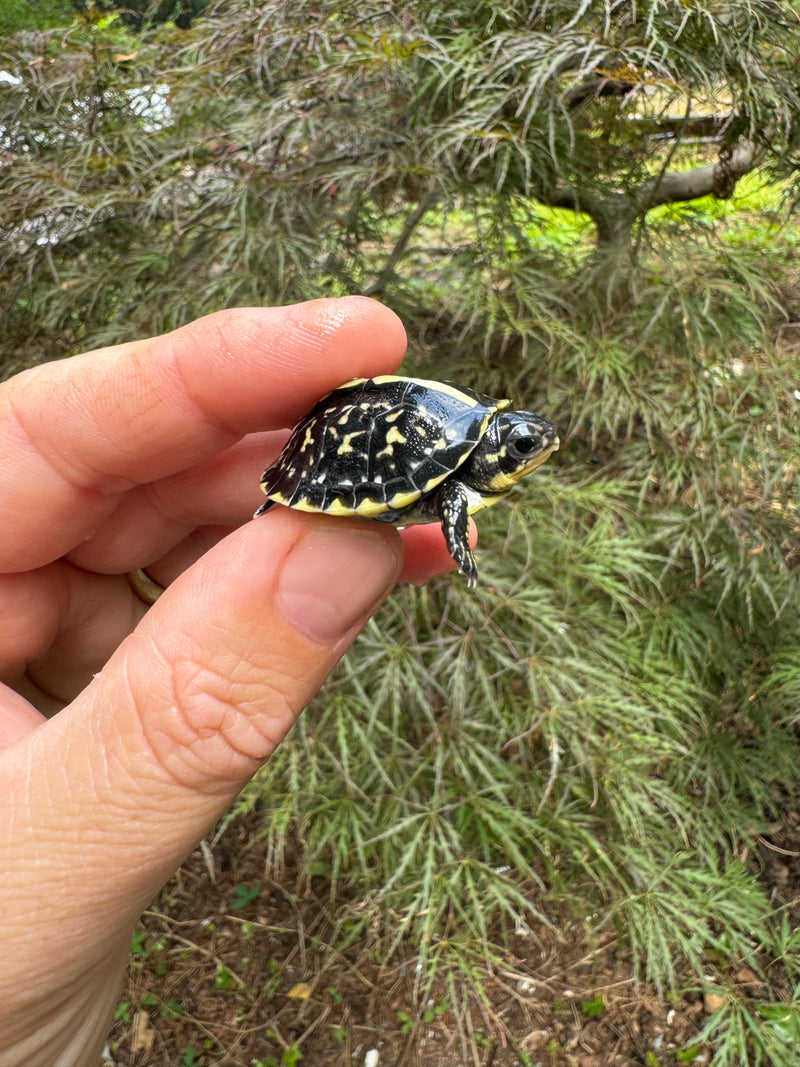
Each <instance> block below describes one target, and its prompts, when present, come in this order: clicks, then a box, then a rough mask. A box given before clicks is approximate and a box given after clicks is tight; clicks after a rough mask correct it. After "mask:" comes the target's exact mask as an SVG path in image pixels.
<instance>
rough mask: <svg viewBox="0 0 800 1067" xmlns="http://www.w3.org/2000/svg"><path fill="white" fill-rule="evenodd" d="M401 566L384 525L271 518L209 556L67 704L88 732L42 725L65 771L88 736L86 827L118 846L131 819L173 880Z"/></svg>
mask: <svg viewBox="0 0 800 1067" xmlns="http://www.w3.org/2000/svg"><path fill="white" fill-rule="evenodd" d="M401 564H402V549H401V547H400V541H399V538H398V537H397V534H396V533H395V532H394V531H392V530H388V529H383V528H381V527H378V526H377V524H369V525H368V524H366V523H359V522H355V523H348V522H343V521H342V520H341V519H327V518H324V517H319V516H309V515H299V514H297V513H296V512H291V511H289V510H288V509H283V508H282V509H280V510H279V511H277V512H276V513H274V515H271V516H269V517H268V518H265V519H260V520H258V521H257V522H252V523H249V524H247V525H246V526H244V527H243V528H241V529H240V530H238V531H236V532H235V533H234V534H232V535H230V536H229V537H227V538H226V539H225V540H224V541H222V542H221V543H220V544H219V545H217V546H216V547H215V548H214V549H212V550H211V551H210V552H208V553H207V554H206V555H205V556H204V557H203V558H202V559H201V560H200V561H199V562H198V564H196V565H195V566H194V567H193V568H191V570H190V571H188V572H186V573H185V574H184V575H182V576H181V577H180V578H179V579H178V580H177V581H176V582H175V583H173V585H172V586H170V588H169V589H168V590H167V591H166V593H165V594H164V595H163V596H162V597H161V598H160V599H159V600H158V602H157V603H156V604H155V605H154V606H153V607H152V608H151V610H150V611H149V612H148V613H147V615H145V617H144V618H143V620H142V622H141V623H140V624H139V626H138V627H137V629H136V630H135V631H134V633H133V634H131V636H130V637H129V638H128V639H126V641H124V642H123V644H122V645H121V646H120V648H119V649H118V651H117V652H116V653H115V655H114V656H113V657H112V658H111V659H110V660H109V662H108V664H107V666H106V668H105V669H104V670H103V671H102V672H101V674H100V675H99V676H98V677H97V678H96V679H95V681H94V683H93V684H92V685H91V686H90V687H89V689H88V690H86V691H85V693H84V694H83V697H82V699H81V700H79V701H78V702H76V704H75V705H73V706H72V707H71V708H70V709H68V712H69V713H70V715H72V716H75V717H76V718H80V719H81V720H83V723H84V726H85V729H81V730H74V729H71V726H72V725H73V724H71V723H70V721H69V719H68V718H66V717H65V716H64V713H63V712H62V714H61V715H60V716H58V718H57V720H55V722H56V723H58V722H63V724H64V725H63V728H64V729H65V730H66V731H67V732H68V737H67V738H65V741H64V745H63V746H61V747H60V752H61V762H62V765H63V762H64V758H65V756H66V759H67V760H69V759H71V758H74V759H75V760H76V761H80V763H81V764H82V765H83V767H84V768H85V764H86V760H87V752H86V748H85V738H86V730H88V732H89V736H91V737H92V738H93V739H94V743H93V745H92V748H91V752H90V753H89V757H88V758H89V760H90V763H92V764H93V768H92V769H93V771H96V769H97V768H96V767H95V766H94V764H98V765H99V764H101V763H102V768H103V775H102V777H101V778H98V777H97V775H96V773H92V775H91V777H90V778H89V777H88V776H87V775H86V771H85V770H84V771H83V778H84V780H86V781H87V782H88V783H89V785H90V786H91V788H92V789H93V790H96V793H97V796H96V801H98V802H100V804H101V811H99V812H98V811H94V812H93V813H92V819H93V825H94V827H95V828H97V827H98V826H103V825H106V827H107V829H108V832H109V836H111V837H114V838H116V839H118V840H120V839H121V838H124V837H125V836H126V831H125V828H124V826H123V827H121V826H120V816H125V815H127V814H129V813H130V811H131V810H135V811H136V813H137V823H138V828H137V831H136V834H137V838H140V842H141V847H142V848H143V849H144V853H145V854H144V855H143V856H140V857H139V862H141V861H142V860H144V861H145V862H146V863H155V862H157V860H158V858H159V856H160V857H162V859H163V864H159V866H163V865H164V864H165V865H166V870H167V872H168V873H169V872H171V870H172V869H173V867H174V866H175V864H176V861H177V862H180V860H181V859H182V857H183V855H184V854H185V852H186V851H188V850H190V849H191V848H192V847H193V845H194V843H195V842H196V840H197V839H198V838H200V837H202V836H203V834H204V833H206V831H207V830H208V828H209V826H210V825H212V824H213V822H214V821H215V820H216V819H217V818H218V817H219V815H220V814H221V813H222V812H223V811H224V810H225V808H226V807H227V806H228V805H229V804H230V802H231V801H232V800H233V798H234V797H235V796H236V794H237V793H238V792H239V790H240V789H241V788H242V786H243V785H244V784H245V783H246V782H247V780H248V779H249V778H250V777H251V776H252V775H253V773H254V772H255V771H256V770H257V769H258V767H259V766H260V765H261V763H262V762H263V761H264V760H265V759H266V758H267V757H268V756H269V755H270V754H271V753H272V751H273V750H274V749H275V747H276V745H277V744H278V743H279V742H280V741H281V740H282V738H283V737H284V736H285V735H286V733H287V732H288V730H289V729H290V727H291V726H292V724H293V723H294V721H295V719H296V718H297V716H298V715H299V714H300V712H301V711H302V710H303V708H304V707H305V705H306V704H307V703H308V702H309V700H310V699H311V697H312V696H313V695H314V694H315V693H316V691H317V690H318V689H319V687H320V686H321V684H322V683H323V681H324V680H325V678H326V677H327V675H328V674H329V673H330V671H331V670H332V668H333V667H334V666H335V664H336V663H337V662H338V660H339V658H340V657H341V655H342V654H343V653H344V651H345V650H346V649H347V648H348V647H349V645H350V644H351V642H352V641H353V639H354V637H355V636H356V634H357V633H358V631H359V630H360V628H361V627H362V626H363V625H364V623H365V622H366V621H367V619H368V618H369V616H370V615H371V614H372V613H373V612H374V610H375V609H376V608H377V606H378V604H379V603H380V602H381V600H383V598H384V597H385V596H386V594H387V593H388V592H389V591H390V590H391V588H392V587H393V585H394V583H395V581H396V578H397V575H398V573H399V570H400V566H401ZM48 725H49V724H48ZM54 725H55V724H54ZM76 771H77V768H76ZM94 802H95V798H94V797H93V798H92V799H91V800H90V801H89V803H90V804H93V803H94ZM74 814H75V817H76V818H81V817H82V816H85V812H81V811H76V812H75V813H74ZM143 820H147V821H149V822H150V823H151V826H150V833H149V834H147V835H146V836H145V835H142V827H143ZM143 836H145V839H144V840H141V838H142V837H143ZM120 843H121V846H122V850H123V852H122V855H121V856H120V860H122V856H123V855H124V856H128V857H130V855H131V853H130V847H131V842H130V841H125V842H123V841H120ZM112 847H114V846H113V845H112ZM107 855H108V842H106V843H104V846H103V856H104V857H107ZM103 862H105V858H104V859H103Z"/></svg>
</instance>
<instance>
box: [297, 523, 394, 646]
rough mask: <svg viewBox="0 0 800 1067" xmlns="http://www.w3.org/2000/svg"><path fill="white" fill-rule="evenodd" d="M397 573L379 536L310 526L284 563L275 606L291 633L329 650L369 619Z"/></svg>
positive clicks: (388, 548) (387, 549) (389, 550)
mask: <svg viewBox="0 0 800 1067" xmlns="http://www.w3.org/2000/svg"><path fill="white" fill-rule="evenodd" d="M398 571H399V562H398V559H397V556H396V555H395V553H394V552H393V551H392V549H391V548H390V547H389V545H388V544H387V543H386V541H384V539H383V538H382V537H381V536H379V535H378V534H373V533H369V532H368V531H366V530H364V531H361V530H354V529H353V528H352V527H350V528H349V529H346V530H341V531H338V530H332V529H331V528H330V525H329V524H325V525H324V526H316V525H315V526H312V527H310V528H309V529H308V530H307V531H306V533H305V534H304V536H303V537H302V538H301V540H300V541H298V542H297V544H296V545H295V546H294V548H293V549H292V551H291V552H290V553H289V555H288V556H287V557H286V560H285V562H284V564H283V567H282V568H281V573H280V576H279V578H278V590H277V601H278V606H279V608H280V611H281V614H282V615H283V617H284V618H285V620H286V621H287V622H288V623H289V624H290V625H291V626H293V627H294V629H296V630H298V631H299V632H300V633H302V634H304V635H305V636H306V637H309V638H310V639H311V640H312V641H318V642H319V643H320V644H326V645H329V644H333V643H334V642H336V641H338V640H339V638H340V637H343V636H344V635H345V634H346V633H347V631H348V630H350V629H351V628H352V627H353V626H355V625H356V624H357V623H359V622H361V620H362V619H364V618H366V617H367V616H368V615H369V614H371V612H372V610H373V609H374V608H375V607H376V606H377V604H378V603H379V602H380V601H381V600H382V599H383V597H384V596H385V595H386V593H387V592H388V590H389V589H391V587H392V585H393V584H394V582H395V580H396V578H397V574H398Z"/></svg>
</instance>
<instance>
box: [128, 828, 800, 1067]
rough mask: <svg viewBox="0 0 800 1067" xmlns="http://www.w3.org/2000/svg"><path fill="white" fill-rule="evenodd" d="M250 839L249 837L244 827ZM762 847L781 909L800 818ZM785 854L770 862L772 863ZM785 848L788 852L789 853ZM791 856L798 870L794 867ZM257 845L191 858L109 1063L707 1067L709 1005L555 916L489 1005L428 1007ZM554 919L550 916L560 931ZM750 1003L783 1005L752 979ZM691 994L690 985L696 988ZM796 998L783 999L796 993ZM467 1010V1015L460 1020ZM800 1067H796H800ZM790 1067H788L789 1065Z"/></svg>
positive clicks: (744, 975)
mask: <svg viewBox="0 0 800 1067" xmlns="http://www.w3.org/2000/svg"><path fill="white" fill-rule="evenodd" d="M240 828H241V827H240ZM775 834H776V836H775V837H774V839H773V840H772V841H770V842H769V843H766V842H763V843H762V844H761V846H760V847H761V857H760V859H761V869H762V871H763V873H764V874H765V875H766V876H767V878H768V879H769V882H770V883H771V885H772V886H773V893H774V894H776V895H779V896H781V897H782V896H783V895H784V891H786V890H789V891H790V892H791V888H790V887H792V886H794V885H797V884H798V879H800V858H799V857H800V849H799V848H797V847H796V846H798V845H800V832H798V820H797V817H792V816H791V815H789V816H788V817H787V822H786V825H784V826H781V827H780V828H779V827H776V828H775ZM776 845H777V848H776ZM777 849H781V850H783V851H778V850H777ZM790 853H794V854H790ZM264 859H265V857H264V853H263V848H262V847H261V846H259V845H248V846H247V847H241V848H240V847H239V846H238V845H237V844H236V842H231V841H228V842H227V843H226V844H225V845H224V846H223V847H221V848H220V849H218V850H217V851H216V852H215V853H214V854H213V855H211V854H210V853H209V852H208V850H200V849H198V850H197V851H196V852H195V853H194V854H193V855H192V856H191V857H190V859H189V860H188V861H187V863H186V864H185V865H184V866H183V867H182V868H181V870H180V871H179V872H178V874H177V875H176V877H175V878H174V879H173V880H172V881H171V882H170V884H169V885H168V886H167V888H166V889H165V890H164V892H163V893H162V895H161V897H160V899H159V901H158V902H157V906H156V907H154V908H153V909H152V910H151V911H149V912H148V913H147V914H146V915H145V916H144V918H143V921H142V923H141V925H140V928H139V931H138V932H137V935H136V940H135V953H134V958H133V962H132V964H131V967H130V971H129V980H128V986H127V990H126V992H125V996H124V1003H123V1005H122V1007H121V1010H120V1015H119V1018H118V1019H117V1021H116V1023H115V1026H114V1030H113V1033H112V1036H111V1040H110V1042H109V1047H108V1058H109V1061H110V1062H113V1063H114V1064H116V1065H119V1067H151V1065H162V1064H163V1065H170V1067H172V1065H182V1067H195V1065H200V1064H202V1065H204V1067H206V1065H212V1064H213V1065H217V1064H225V1065H230V1067H253V1065H254V1064H255V1065H258V1067H273V1065H274V1067H296V1065H298V1064H303V1065H304V1067H317V1065H318V1067H421V1065H423V1064H425V1065H427V1067H431V1065H433V1067H519V1065H530V1067H533V1065H541V1067H616V1065H619V1067H629V1065H636V1064H643V1065H647V1067H677V1065H678V1064H679V1063H686V1062H691V1063H693V1064H695V1065H696V1067H702V1065H703V1064H707V1063H709V1062H710V1059H711V1057H712V1055H713V1051H714V1050H713V1049H710V1048H708V1047H698V1048H697V1049H696V1050H694V1051H693V1053H692V1054H691V1055H692V1058H691V1059H689V1058H687V1054H686V1053H683V1054H682V1057H681V1058H679V1055H678V1050H679V1049H680V1048H682V1047H685V1046H686V1045H687V1044H689V1045H691V1041H692V1038H693V1035H696V1034H697V1033H698V1032H699V1031H700V1029H701V1028H702V1026H703V1024H704V1022H705V1021H706V1020H707V1017H708V1014H709V1013H710V1012H712V1011H714V1010H715V1008H716V1007H719V1006H720V1003H719V1002H718V1001H715V999H714V996H713V995H711V996H709V995H706V997H705V998H704V997H703V995H702V993H701V992H700V991H698V992H697V993H695V994H692V995H688V996H686V997H683V998H681V999H672V998H670V1000H669V1001H667V1000H665V999H661V998H659V997H658V996H657V995H656V993H655V992H654V990H653V989H651V988H648V987H647V986H641V985H639V986H637V985H636V983H635V981H634V977H633V972H632V969H631V965H630V961H629V960H628V959H626V957H625V954H624V951H623V950H622V949H621V947H620V945H619V943H618V942H617V940H616V938H615V937H614V934H613V932H609V934H608V936H607V937H606V938H605V940H603V941H602V942H600V943H598V942H597V941H596V940H595V941H594V942H592V943H590V942H589V940H588V936H587V928H586V926H585V925H584V924H583V923H581V922H574V921H570V920H569V919H567V918H566V917H564V916H562V917H561V919H560V921H559V922H556V923H555V924H554V925H555V927H556V930H557V931H558V932H557V933H554V932H553V930H551V929H549V928H548V927H545V926H543V927H542V928H541V930H539V931H537V934H536V937H533V938H532V937H522V936H517V937H514V938H513V940H512V943H511V944H509V946H508V949H507V952H506V955H505V957H504V958H503V959H501V960H500V962H499V965H498V966H496V967H495V969H494V973H493V975H492V977H491V978H490V979H489V980H488V981H487V983H486V985H485V987H484V998H483V999H480V998H479V997H478V996H476V995H475V993H474V992H472V993H470V992H468V991H467V990H466V989H463V988H458V987H456V986H453V985H450V986H446V985H445V984H444V983H443V984H442V985H441V987H439V988H434V989H433V990H430V991H429V992H428V993H427V995H425V996H424V998H423V997H421V995H420V993H419V992H418V989H417V984H416V982H415V978H416V977H417V974H416V971H415V958H414V956H413V954H412V953H411V952H410V951H409V950H407V949H406V950H403V949H401V950H400V951H399V952H397V953H395V955H394V956H393V957H392V958H391V960H388V961H387V960H382V959H381V958H380V956H379V954H378V953H376V952H375V951H374V950H373V949H371V948H370V946H371V945H373V944H374V943H375V941H374V938H372V937H371V935H370V931H363V930H362V931H356V932H355V935H356V936H354V938H353V942H352V945H351V947H350V948H349V949H347V950H345V951H337V950H335V949H334V948H333V947H332V943H333V940H334V938H336V939H337V941H336V943H337V944H341V943H342V938H341V935H342V931H341V930H338V931H337V927H336V917H335V915H333V914H332V913H331V911H330V908H329V904H328V901H327V900H326V897H325V892H326V888H327V887H326V886H325V885H324V884H323V883H320V884H319V886H317V885H311V886H305V887H304V888H303V890H302V892H298V891H297V890H298V886H297V884H296V882H295V881H294V875H295V872H292V871H287V872H286V876H285V877H284V878H283V879H282V883H281V884H278V883H276V882H274V881H270V880H268V879H265V878H264V874H263V872H264V866H265V865H264ZM552 918H553V919H556V917H555V916H553V917H552ZM729 981H730V982H731V983H732V984H733V985H734V986H736V987H738V988H739V990H740V991H741V993H742V995H743V996H749V997H766V996H772V997H775V996H776V990H775V989H772V990H770V991H768V990H767V989H766V987H765V986H763V985H762V984H761V983H760V981H759V979H758V977H757V976H756V975H755V974H754V973H753V972H752V971H749V970H748V969H746V968H743V969H742V970H741V971H740V972H739V973H738V974H735V975H730V976H729ZM686 984H687V987H689V986H691V984H692V979H691V976H689V975H687V976H686ZM787 993H788V991H787ZM456 1001H458V1002H459V1003H460V1004H461V1005H462V1010H461V1011H460V1012H458V1013H456V1012H455V1011H453V1010H452V1005H453V1004H454V1003H455V1002H456ZM798 1063H800V1059H799V1060H798ZM779 1067H789V1065H786V1064H781V1065H779Z"/></svg>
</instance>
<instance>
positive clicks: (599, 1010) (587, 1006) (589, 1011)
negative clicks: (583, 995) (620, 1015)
mask: <svg viewBox="0 0 800 1067" xmlns="http://www.w3.org/2000/svg"><path fill="white" fill-rule="evenodd" d="M605 1009H606V1005H605V1001H604V1000H603V998H602V997H601V996H599V995H598V996H596V997H594V998H593V999H592V1000H582V1001H581V1011H582V1012H583V1014H584V1015H588V1016H589V1018H590V1019H594V1018H597V1017H598V1016H599V1015H602V1014H603V1012H604V1011H605Z"/></svg>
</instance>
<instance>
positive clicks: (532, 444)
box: [506, 433, 542, 459]
mask: <svg viewBox="0 0 800 1067" xmlns="http://www.w3.org/2000/svg"><path fill="white" fill-rule="evenodd" d="M506 444H507V446H508V451H509V452H510V453H511V455H512V456H514V457H516V458H517V459H529V458H530V457H531V456H532V455H534V453H536V452H538V451H539V450H540V449H541V447H542V439H541V437H540V436H539V435H538V434H527V433H526V434H518V435H515V434H512V435H511V437H510V438H509V440H508V441H507V442H506Z"/></svg>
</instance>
